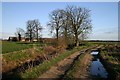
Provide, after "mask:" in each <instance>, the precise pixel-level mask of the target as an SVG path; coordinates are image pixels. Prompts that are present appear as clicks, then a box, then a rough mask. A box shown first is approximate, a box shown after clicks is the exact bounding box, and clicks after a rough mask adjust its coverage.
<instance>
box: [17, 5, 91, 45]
mask: <svg viewBox="0 0 120 80" xmlns="http://www.w3.org/2000/svg"><path fill="white" fill-rule="evenodd" d="M49 17H50V21H49V22H48V24H47V26H48V27H49V28H51V32H55V35H56V41H57V42H58V41H59V38H60V37H62V38H64V41H65V43H66V44H67V45H68V44H69V41H71V40H73V43H75V45H76V46H78V45H79V40H80V39H81V40H83V39H85V38H87V34H89V33H90V32H91V29H92V25H91V19H90V10H88V9H86V8H81V7H77V6H67V7H66V8H65V9H56V10H53V11H52V12H51V13H50V14H49ZM26 29H27V31H26V32H24V31H23V30H22V29H18V30H17V34H18V36H19V40H20V39H21V38H20V37H21V35H22V34H24V33H25V35H26V36H27V37H28V38H29V39H30V41H32V39H33V38H34V37H35V38H37V40H38V38H39V34H40V32H41V30H42V26H41V25H40V22H39V21H38V20H37V19H36V20H28V21H27V28H26Z"/></svg>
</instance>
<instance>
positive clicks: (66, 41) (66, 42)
mask: <svg viewBox="0 0 120 80" xmlns="http://www.w3.org/2000/svg"><path fill="white" fill-rule="evenodd" d="M64 35H65V36H64V37H65V44H66V45H68V39H67V28H65V33H64Z"/></svg>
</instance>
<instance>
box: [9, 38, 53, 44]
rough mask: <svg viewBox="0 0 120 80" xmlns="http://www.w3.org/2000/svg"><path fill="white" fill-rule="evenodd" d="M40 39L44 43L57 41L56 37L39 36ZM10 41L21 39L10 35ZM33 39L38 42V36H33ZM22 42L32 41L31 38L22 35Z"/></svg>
mask: <svg viewBox="0 0 120 80" xmlns="http://www.w3.org/2000/svg"><path fill="white" fill-rule="evenodd" d="M38 40H39V41H40V42H42V43H51V42H54V41H55V38H39V39H38ZM8 41H19V39H18V38H17V37H9V38H8ZM32 41H33V42H37V38H33V39H32ZM21 42H30V39H29V38H25V37H21Z"/></svg>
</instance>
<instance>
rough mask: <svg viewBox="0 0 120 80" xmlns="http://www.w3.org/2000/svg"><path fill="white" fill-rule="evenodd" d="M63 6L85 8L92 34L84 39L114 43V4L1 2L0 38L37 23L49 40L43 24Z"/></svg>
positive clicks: (116, 18)
mask: <svg viewBox="0 0 120 80" xmlns="http://www.w3.org/2000/svg"><path fill="white" fill-rule="evenodd" d="M67 5H75V6H80V7H85V8H88V9H90V10H91V12H90V14H91V19H92V25H93V30H92V33H91V34H90V35H89V38H88V39H94V40H117V39H118V3H117V2H13V3H10V2H7V3H6V2H3V3H2V32H0V35H1V33H2V34H3V38H8V37H9V36H14V33H15V31H16V28H17V27H20V28H23V29H24V30H26V22H27V21H28V20H33V19H39V21H40V23H41V25H42V26H43V27H44V29H43V32H42V35H43V37H51V35H50V34H49V29H48V27H47V26H46V24H47V23H48V21H49V15H48V14H49V13H50V12H51V11H52V10H55V9H64V8H65V7H66V6H67Z"/></svg>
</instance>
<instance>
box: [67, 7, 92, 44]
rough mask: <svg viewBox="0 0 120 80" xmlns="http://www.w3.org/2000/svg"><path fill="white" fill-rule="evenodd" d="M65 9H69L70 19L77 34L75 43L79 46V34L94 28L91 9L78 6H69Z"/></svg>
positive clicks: (70, 23)
mask: <svg viewBox="0 0 120 80" xmlns="http://www.w3.org/2000/svg"><path fill="white" fill-rule="evenodd" d="M65 11H67V13H68V14H67V16H69V19H68V21H69V25H70V27H71V31H72V33H73V34H74V36H75V44H76V46H79V38H78V37H79V35H80V34H83V33H88V32H89V31H90V30H91V28H92V25H91V20H90V14H89V12H90V10H88V9H86V8H81V7H76V6H67V8H66V10H65Z"/></svg>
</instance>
